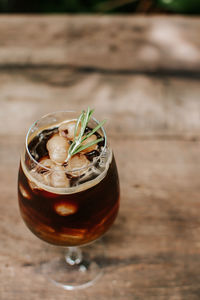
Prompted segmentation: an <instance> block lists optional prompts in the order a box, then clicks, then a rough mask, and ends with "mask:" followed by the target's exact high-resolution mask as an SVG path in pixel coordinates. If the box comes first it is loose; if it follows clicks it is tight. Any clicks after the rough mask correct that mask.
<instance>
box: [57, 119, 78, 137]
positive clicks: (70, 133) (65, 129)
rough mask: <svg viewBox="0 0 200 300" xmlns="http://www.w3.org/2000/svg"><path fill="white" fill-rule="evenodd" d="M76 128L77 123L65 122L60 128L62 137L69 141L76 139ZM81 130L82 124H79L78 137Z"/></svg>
mask: <svg viewBox="0 0 200 300" xmlns="http://www.w3.org/2000/svg"><path fill="white" fill-rule="evenodd" d="M75 126H76V121H70V122H65V123H62V124H61V125H60V127H59V128H58V130H59V134H60V136H63V137H65V138H67V139H68V140H73V139H74V130H75ZM80 130H81V124H80V123H79V126H78V129H77V132H76V136H77V135H79V133H80Z"/></svg>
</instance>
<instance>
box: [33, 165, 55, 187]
mask: <svg viewBox="0 0 200 300" xmlns="http://www.w3.org/2000/svg"><path fill="white" fill-rule="evenodd" d="M41 170H42V169H41V168H38V167H37V168H35V169H32V170H31V175H32V176H33V178H34V179H35V180H36V182H38V185H37V183H36V182H34V181H29V186H30V188H31V189H32V190H34V189H40V183H41V184H44V185H48V186H50V184H51V178H50V175H51V171H45V173H41Z"/></svg>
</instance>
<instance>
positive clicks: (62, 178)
mask: <svg viewBox="0 0 200 300" xmlns="http://www.w3.org/2000/svg"><path fill="white" fill-rule="evenodd" d="M51 186H53V187H69V179H68V178H67V177H66V173H65V168H64V167H62V166H58V165H55V166H54V168H53V169H52V172H51Z"/></svg>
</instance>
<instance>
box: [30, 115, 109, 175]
mask: <svg viewBox="0 0 200 300" xmlns="http://www.w3.org/2000/svg"><path fill="white" fill-rule="evenodd" d="M77 112H78V111H76V110H58V111H54V112H50V113H47V114H45V115H43V116H42V117H41V118H39V119H38V120H36V121H35V122H34V123H32V125H31V126H30V127H29V130H28V132H27V134H26V140H25V148H26V152H27V153H28V156H29V158H30V159H31V160H32V161H33V162H34V163H35V164H36V165H37V166H39V167H40V168H42V169H45V170H47V171H51V172H61V173H63V172H64V173H73V172H78V171H83V170H84V169H88V168H89V167H92V166H93V165H94V164H95V163H96V161H93V162H90V163H89V164H88V165H87V166H84V167H81V168H75V169H72V170H67V171H66V170H54V169H51V168H48V167H46V166H44V165H43V164H41V163H39V162H38V161H37V160H36V159H35V158H34V157H33V156H32V155H31V153H30V151H29V148H28V138H29V135H30V133H31V130H32V129H33V127H34V126H35V125H36V124H37V122H39V121H41V120H42V119H45V118H46V117H49V116H51V115H52V116H53V115H54V114H58V113H77ZM91 119H92V120H93V121H94V122H95V123H96V124H97V125H98V124H100V122H99V121H98V120H97V119H96V118H94V117H92V116H91ZM66 121H67V120H66ZM69 121H70V120H69ZM99 129H101V130H102V132H103V135H104V136H103V137H104V147H103V149H102V151H101V152H100V155H99V156H97V158H98V159H100V158H101V157H102V156H103V154H105V152H106V147H107V136H106V132H105V129H104V127H103V126H101V127H100V128H99ZM99 129H98V130H99Z"/></svg>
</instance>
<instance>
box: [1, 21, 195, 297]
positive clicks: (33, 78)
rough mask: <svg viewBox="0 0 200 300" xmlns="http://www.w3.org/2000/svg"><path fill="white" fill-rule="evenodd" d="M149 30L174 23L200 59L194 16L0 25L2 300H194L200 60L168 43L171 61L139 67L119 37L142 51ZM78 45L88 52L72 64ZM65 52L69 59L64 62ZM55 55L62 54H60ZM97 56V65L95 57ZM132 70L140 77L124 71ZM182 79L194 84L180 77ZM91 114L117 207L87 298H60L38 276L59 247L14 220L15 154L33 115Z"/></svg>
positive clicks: (57, 291) (163, 54) (77, 293)
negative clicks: (107, 157) (117, 187)
mask: <svg viewBox="0 0 200 300" xmlns="http://www.w3.org/2000/svg"><path fill="white" fill-rule="evenodd" d="M152 22H153V23H152ZM55 24H56V25H55ZM111 24H114V25H116V26H111ZM117 24H118V25H117ZM119 24H120V25H119ZM151 24H154V25H152V26H154V30H156V29H155V28H157V26H158V25H159V24H160V28H161V29H162V30H164V29H163V27H164V28H165V27H166V30H169V27H170V26H171V27H170V28H173V26H174V28H175V32H182V35H180V37H182V38H183V37H184V39H185V40H187V41H188V43H189V45H190V46H191V47H193V48H194V49H196V50H195V51H197V52H198V51H199V39H197V38H196V34H197V31H198V28H199V19H198V18H194V19H192V18H191V19H190V18H182V17H174V18H167V17H163V18H153V17H150V18H145V17H138V18H132V17H98V18H93V17H87V16H80V17H79V16H77V17H68V16H62V17H58V16H53V17H50V16H47V17H39V16H30V17H28V16H23V17H17V16H14V17H8V16H1V17H0V33H1V34H0V41H1V48H0V65H1V66H0V67H1V69H0V178H1V180H0V191H1V197H0V199H1V201H0V212H1V218H0V237H1V243H0V282H1V284H0V300H27V299H29V300H35V299H44V300H55V299H58V300H62V299H66V300H68V299H76V300H88V299H89V300H93V299H98V300H105V299H113V300H114V299H115V300H124V299H126V300H146V299H148V300H188V299H190V300H199V298H200V288H199V286H200V271H199V270H200V263H199V255H200V221H199V208H200V199H199V194H200V184H199V178H200V155H199V153H200V138H199V132H200V101H199V94H200V86H199V75H198V74H199V61H198V60H197V61H196V63H195V65H194V63H193V60H192V59H194V57H196V58H197V57H198V55H199V54H198V55H197V56H193V58H192V59H191V60H190V61H189V58H188V60H187V59H183V57H180V59H177V57H176V56H173V55H174V52H173V51H175V50H173V49H175V48H176V47H175V45H174V48H173V45H169V47H170V49H172V50H171V51H172V54H173V55H171V54H167V53H166V52H164V51H163V49H164V48H162V47H161V48H158V49H159V50H158V51H159V55H160V56H159V57H160V59H159V61H158V62H157V63H156V62H155V61H154V62H150V64H149V63H148V62H146V63H145V64H144V62H143V64H142V63H141V65H140V64H139V62H138V61H137V62H135V60H133V59H132V57H130V55H129V57H128V56H127V53H128V52H126V51H125V50H124V49H125V48H123V47H128V48H126V49H129V50H130V51H132V48H131V47H136V45H135V41H136V40H134V43H133V45H132V46H130V45H131V43H132V42H133V40H132V42H131V41H130V40H129V38H128V37H127V36H126V34H127V35H129V34H130V31H129V30H130V28H132V29H131V30H132V31H133V35H134V36H135V38H136V37H137V41H138V47H142V46H141V44H140V42H139V41H140V40H142V41H143V46H144V45H146V44H148V43H149V41H153V39H152V35H151V30H150V28H151ZM136 25H137V26H139V27H138V28H137V26H136ZM164 25H165V26H164ZM120 26H121V27H120ZM123 26H124V29H122V28H123ZM135 26H136V27H135ZM162 26H163V27H162ZM148 27H150V28H149V30H147V29H148ZM41 28H42V30H43V32H44V35H43V36H42V35H41V34H38V32H40V31H41ZM66 28H67V29H66ZM112 28H114V29H112ZM116 28H117V29H118V31H119V34H116V33H115V34H114V36H115V38H114V37H113V39H115V41H116V43H119V44H120V45H122V46H121V47H122V48H120V50H117V51H119V53H118V52H117V53H118V54H116V55H118V56H119V57H120V59H116V64H114V63H113V60H114V58H110V61H108V60H106V59H105V61H103V57H111V56H110V54H108V53H110V52H104V50H103V49H104V47H107V45H108V40H109V34H111V32H112V30H113V31H114V32H116V31H115V30H116ZM119 28H121V29H120V30H122V32H124V34H125V35H124V34H122V32H121V31H120V30H119ZM135 28H137V29H135ZM123 30H124V31H123ZM144 30H147V33H146V34H145V35H144ZM105 31H106V32H107V33H106V35H105ZM118 31H117V32H118ZM132 31H131V32H132ZM172 31H173V30H172ZM19 32H20V33H21V35H20V38H18V33H19ZM80 32H81V34H80ZM128 32H129V33H128ZM161 32H164V33H165V31H161ZM88 33H91V35H90V37H89V36H88ZM139 33H140V34H139ZM130 35H131V36H132V34H130ZM103 37H104V38H103ZM123 37H124V41H126V39H128V40H129V42H130V44H129V45H125V44H124V43H122V41H121V40H122V39H123ZM172 37H173V35H172ZM84 40H85V43H84ZM69 41H71V43H69ZM94 41H96V44H94ZM100 41H101V44H102V48H101V47H100V44H98V43H100ZM161 41H162V42H163V39H162V38H161ZM121 43H122V44H121ZM152 43H153V42H152ZM53 44H54V45H55V48H51V45H53ZM81 45H84V47H85V48H84V47H83V51H82V52H80V51H79V56H78V55H77V53H78V47H79V48H80V47H81ZM134 45H135V46H134ZM68 46H69V49H71V50H69V51H71V52H69V53H71V54H69V53H68V54H67V55H66V52H65V51H66V47H68ZM34 47H35V48H34ZM70 47H71V48H70ZM58 48H59V49H60V51H61V54H62V53H65V54H64V56H62V55H60V57H59V55H57V53H58V52H56V51H58ZM98 48H99V49H98ZM87 49H90V52H87V51H89V50H87ZM138 49H139V48H138ZM187 49H191V48H187ZM79 50H80V49H79ZM48 51H50V52H48ZM51 51H52V52H51ZM73 51H74V54H73ZM101 51H102V52H101ZM184 51H186V50H184ZM188 51H189V50H188ZM11 53H12V55H11ZM48 53H50V54H49V56H48V55H47V54H48ZM87 53H88V54H87ZM103 53H104V54H105V56H104V54H103ZM195 53H196V52H195ZM198 53H199V52H198ZM72 54H73V55H74V56H73V55H72ZM86 54H87V55H88V58H87V60H86V57H87V55H86ZM96 54H97V56H98V55H99V56H98V57H100V56H101V55H102V56H101V57H102V60H101V59H100V58H99V59H96V60H94V57H95V55H96ZM68 55H69V56H68ZM70 55H71V56H70ZM108 55H109V56H108ZM118 56H116V57H118ZM28 57H29V59H28ZM63 57H64V59H66V58H68V59H69V60H66V61H64V60H63ZM166 57H167V58H168V63H167V62H166V60H165V58H166ZM90 58H91V60H90ZM196 58H195V59H196ZM45 59H46V60H45ZM59 59H60V60H59ZM123 60H124V61H123ZM141 60H142V59H141ZM164 60H165V61H164ZM69 61H70V63H69ZM128 61H129V64H128ZM173 62H174V65H173ZM151 63H152V68H154V69H152V70H154V71H156V70H157V68H161V69H162V68H166V69H165V71H167V70H169V71H170V70H171V71H172V73H171V74H170V72H168V73H167V72H166V73H165V74H163V73H162V75H161V74H160V75H159V74H153V73H152V74H148V72H146V71H148V70H150V69H151ZM137 64H138V66H139V67H140V66H141V69H140V70H141V71H142V70H143V67H144V68H145V72H144V73H142V72H141V73H140V74H137V73H134V72H132V71H133V70H137V67H138V66H137ZM69 65H70V66H69ZM86 66H87V67H88V68H86ZM102 70H104V71H102ZM105 70H108V72H107V71H106V72H105ZM110 70H114V72H111V71H110ZM124 70H126V72H124ZM130 70H131V72H127V71H130ZM174 70H180V73H179V72H177V73H176V74H174V73H173V72H174ZM183 70H184V71H187V72H191V71H192V72H193V73H192V74H193V75H191V74H190V73H187V72H186V73H185V74H184V76H182V73H181V72H182V71H183ZM194 73H195V75H194ZM88 105H90V106H91V107H94V108H95V113H96V116H97V118H98V119H104V118H107V119H108V121H107V125H106V129H107V132H108V136H109V140H110V143H111V145H112V147H113V149H114V152H115V156H116V159H117V164H118V169H119V175H120V183H121V208H120V213H119V216H118V218H117V220H116V222H115V224H114V225H113V227H112V228H111V230H110V231H109V232H108V233H107V234H106V235H105V236H104V237H103V238H102V242H101V246H100V247H104V251H105V254H104V256H99V253H98V251H97V252H95V253H94V255H95V256H96V258H97V259H98V260H99V261H100V262H101V264H102V265H103V266H104V269H105V274H104V276H103V277H102V278H101V280H100V281H99V282H97V283H96V284H95V285H94V286H92V287H90V288H88V289H84V290H82V291H75V292H66V291H64V290H62V289H59V288H57V287H55V286H54V285H53V284H51V283H50V282H48V281H47V280H46V278H45V277H44V276H43V275H42V274H41V273H40V269H41V266H42V265H43V264H44V262H45V261H46V260H48V259H49V260H51V259H53V258H54V257H55V255H56V253H57V252H56V250H54V248H51V247H48V246H47V245H46V244H45V243H43V242H41V241H39V239H37V238H36V237H35V236H34V235H33V234H32V233H30V232H29V230H28V229H27V228H26V226H25V225H24V223H23V221H22V219H21V217H20V214H19V210H18V204H17V191H16V190H17V187H16V186H17V171H18V164H19V153H20V150H21V148H22V145H23V143H24V138H25V133H26V132H27V130H28V128H29V126H30V125H31V124H32V123H33V121H35V120H36V119H38V118H39V117H40V116H42V115H43V114H45V113H47V112H50V111H55V110H65V109H80V108H85V107H87V106H88Z"/></svg>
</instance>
